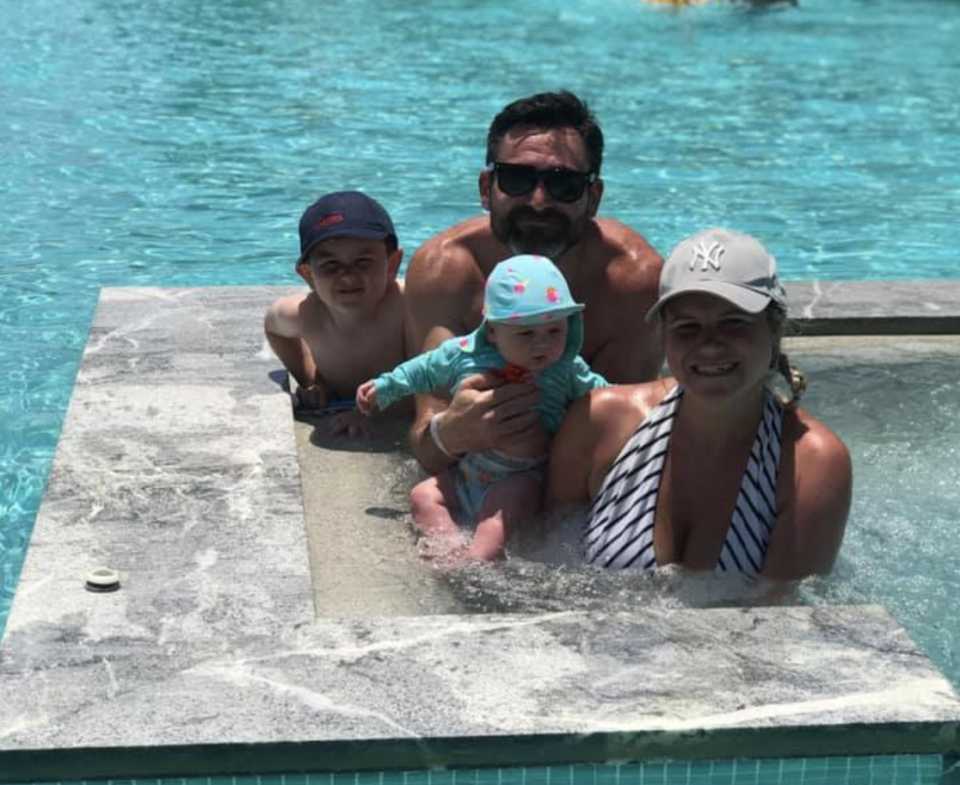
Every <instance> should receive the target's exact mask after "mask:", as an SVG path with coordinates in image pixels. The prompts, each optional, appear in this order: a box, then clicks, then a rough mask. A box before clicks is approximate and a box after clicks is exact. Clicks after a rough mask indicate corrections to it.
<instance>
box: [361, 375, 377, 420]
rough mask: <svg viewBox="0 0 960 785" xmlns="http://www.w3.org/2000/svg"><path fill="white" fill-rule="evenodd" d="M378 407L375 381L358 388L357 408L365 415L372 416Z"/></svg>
mask: <svg viewBox="0 0 960 785" xmlns="http://www.w3.org/2000/svg"><path fill="white" fill-rule="evenodd" d="M376 407H377V387H376V385H375V384H374V383H373V381H372V380H371V381H367V382H364V383H363V384H361V385H360V386H359V387H358V388H357V408H358V409H359V410H360V411H361V412H363V413H364V414H370V413H371V412H372V411H373V410H374V409H375V408H376Z"/></svg>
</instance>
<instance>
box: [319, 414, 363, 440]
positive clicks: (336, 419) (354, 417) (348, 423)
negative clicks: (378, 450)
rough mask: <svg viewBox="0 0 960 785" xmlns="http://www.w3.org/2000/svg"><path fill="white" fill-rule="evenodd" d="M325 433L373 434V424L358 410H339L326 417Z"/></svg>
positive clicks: (345, 434) (353, 435)
mask: <svg viewBox="0 0 960 785" xmlns="http://www.w3.org/2000/svg"><path fill="white" fill-rule="evenodd" d="M327 433H329V434H330V435H331V436H350V437H356V436H362V437H364V438H365V439H368V438H370V437H371V436H373V425H372V424H371V422H370V420H369V419H368V418H367V417H366V416H364V415H363V414H361V413H360V412H340V413H339V414H333V415H331V416H330V417H328V418H327Z"/></svg>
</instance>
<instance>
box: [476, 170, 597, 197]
mask: <svg viewBox="0 0 960 785" xmlns="http://www.w3.org/2000/svg"><path fill="white" fill-rule="evenodd" d="M487 171H488V172H493V174H495V175H496V177H497V185H499V186H500V190H501V191H503V192H504V193H505V194H506V195H507V196H526V195H527V194H528V193H530V192H531V191H532V190H533V189H534V188H536V187H537V183H543V187H544V188H545V189H546V190H547V193H548V194H550V198H551V199H556V200H557V201H558V202H566V203H568V204H569V203H570V202H575V201H577V200H578V199H579V198H580V197H581V196H583V192H584V190H585V189H586V187H587V185H589V184H590V183H592V182H594V181H595V180H596V179H597V175H596V173H595V172H575V171H574V170H573V169H559V168H558V169H537V167H535V166H528V165H527V164H503V163H500V162H499V161H494V162H493V163H492V164H487Z"/></svg>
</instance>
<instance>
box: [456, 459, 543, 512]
mask: <svg viewBox="0 0 960 785" xmlns="http://www.w3.org/2000/svg"><path fill="white" fill-rule="evenodd" d="M546 468H547V457H546V456H545V455H540V456H538V457H536V458H518V457H516V456H513V455H506V454H505V453H502V452H498V451H496V450H487V451H485V452H478V453H468V454H467V455H464V456H463V457H462V458H461V459H460V461H459V463H458V464H457V469H456V471H457V475H456V484H457V500H458V501H459V502H460V507H461V509H462V510H463V512H464V514H465V515H466V516H467V520H468V521H469V523H470V524H471V525H475V524H476V522H477V513H478V512H479V510H480V505H481V504H482V503H483V497H484V496H485V495H486V493H487V490H488V489H489V488H490V486H491V485H493V484H494V483H496V482H499V481H500V480H504V479H506V478H507V477H512V476H514V475H527V476H530V477H536V478H537V479H538V480H543V478H544V477H545V476H546Z"/></svg>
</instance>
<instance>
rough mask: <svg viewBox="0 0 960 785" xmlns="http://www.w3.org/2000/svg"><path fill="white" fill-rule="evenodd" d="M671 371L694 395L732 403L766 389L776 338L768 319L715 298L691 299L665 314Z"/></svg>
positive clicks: (667, 308)
mask: <svg viewBox="0 0 960 785" xmlns="http://www.w3.org/2000/svg"><path fill="white" fill-rule="evenodd" d="M663 342H664V352H665V354H666V358H667V364H668V365H669V366H670V371H671V372H672V373H673V375H674V376H675V377H676V378H677V380H678V381H679V382H680V383H681V384H682V385H683V386H684V388H685V389H686V390H688V391H689V392H693V393H696V394H702V395H706V396H710V397H718V398H729V397H735V396H737V395H740V394H744V393H750V392H753V391H754V390H756V389H757V388H758V387H759V388H762V387H763V385H764V384H765V383H766V379H767V375H768V374H769V371H770V361H771V358H772V356H773V348H774V336H773V331H772V329H771V327H770V322H769V319H768V318H767V315H766V313H758V314H751V313H747V312H746V311H741V310H740V309H739V308H737V307H736V306H735V305H732V304H731V303H729V302H727V301H726V300H724V299H722V298H720V297H715V296H713V295H709V294H685V295H682V296H681V297H677V298H676V299H675V300H672V301H671V302H669V303H667V305H666V306H665V307H664V311H663Z"/></svg>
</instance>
